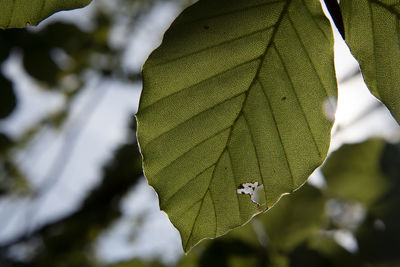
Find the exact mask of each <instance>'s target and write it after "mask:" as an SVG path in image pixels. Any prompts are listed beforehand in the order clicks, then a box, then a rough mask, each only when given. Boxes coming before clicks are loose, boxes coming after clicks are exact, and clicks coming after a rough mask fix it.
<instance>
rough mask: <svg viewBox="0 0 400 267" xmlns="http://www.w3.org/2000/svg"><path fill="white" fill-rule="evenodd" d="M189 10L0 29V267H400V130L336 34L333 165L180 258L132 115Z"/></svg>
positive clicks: (119, 9) (148, 1) (125, 3)
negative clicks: (169, 32)
mask: <svg viewBox="0 0 400 267" xmlns="http://www.w3.org/2000/svg"><path fill="white" fill-rule="evenodd" d="M192 2H194V1H192V0H114V1H107V0H95V1H93V2H92V3H91V4H90V5H89V6H88V7H85V8H83V9H78V10H73V11H67V12H60V13H57V14H55V15H53V16H51V17H50V18H49V19H47V20H45V21H44V22H42V23H41V24H40V25H39V26H38V27H28V28H26V29H11V30H0V266H1V267H8V266H40V267H42V266H54V267H58V266H60V267H61V266H66V267H67V266H68V267H70V266H71V267H74V266H89V267H91V266H93V267H95V266H110V267H111V266H112V267H130V266H132V267H136V266H282V267H283V266H290V267H292V266H400V253H399V252H400V144H399V142H400V128H399V126H398V124H397V123H396V122H395V121H394V120H393V118H392V117H391V116H390V113H389V112H388V111H387V110H386V108H385V107H384V106H383V105H382V104H381V103H380V102H379V101H377V100H376V99H375V98H374V97H373V96H371V94H370V93H369V92H368V89H367V88H366V87H365V84H364V82H363V80H362V77H361V74H360V72H359V68H358V65H357V62H356V61H355V60H354V58H352V56H351V55H350V52H349V50H348V48H347V46H346V45H345V44H344V42H343V40H342V39H341V37H340V35H339V34H338V33H337V32H336V31H335V40H336V41H335V52H336V55H335V64H336V72H337V77H338V81H339V97H338V99H337V102H338V109H337V112H336V122H335V126H334V129H333V131H332V144H331V152H330V156H329V158H328V160H327V161H326V163H325V164H324V166H322V167H321V168H319V169H318V170H316V171H315V172H314V174H313V176H312V178H311V179H310V181H309V183H307V184H305V185H304V186H303V187H302V188H301V189H299V190H298V191H296V192H295V193H294V194H292V195H290V196H285V197H283V199H282V200H281V201H280V202H279V203H278V204H277V205H276V206H275V207H274V208H273V209H272V210H271V211H269V212H268V213H266V214H262V215H259V216H257V217H256V218H254V219H253V220H252V221H251V222H250V223H249V224H247V225H246V226H244V227H241V228H239V229H237V230H234V231H232V232H231V233H229V234H228V235H226V236H223V237H221V238H218V239H214V240H207V241H204V242H202V243H201V244H200V245H198V246H197V247H195V248H194V249H192V251H191V252H190V253H189V254H188V255H184V253H183V250H182V247H181V243H180V237H179V233H178V232H177V230H176V229H175V228H174V227H173V226H172V225H171V223H170V222H169V220H168V217H167V216H166V214H165V213H163V212H161V211H160V210H159V206H158V199H157V195H156V193H155V192H154V190H153V189H152V188H151V187H150V186H148V184H147V182H146V180H145V179H144V177H143V176H142V171H141V159H140V155H139V152H138V147H137V143H136V132H135V130H136V124H135V118H134V114H135V113H136V110H137V105H138V101H139V96H140V91H141V86H142V84H141V73H140V70H141V66H142V65H143V63H144V61H145V60H146V58H147V56H148V55H149V54H150V52H151V51H152V50H153V49H155V48H156V47H157V46H158V45H159V44H160V42H161V38H162V35H163V32H164V31H165V30H166V29H167V28H168V26H169V24H170V23H171V22H172V21H173V20H174V18H175V17H176V16H177V15H178V14H179V13H180V12H181V11H182V10H183V8H184V7H186V6H187V5H189V4H191V3H192ZM326 113H327V115H328V116H332V117H333V115H334V111H332V110H326Z"/></svg>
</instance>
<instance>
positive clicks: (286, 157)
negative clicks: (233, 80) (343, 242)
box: [258, 80, 295, 189]
mask: <svg viewBox="0 0 400 267" xmlns="http://www.w3.org/2000/svg"><path fill="white" fill-rule="evenodd" d="M258 83H259V84H260V86H261V91H262V92H263V94H264V97H265V100H266V101H267V105H268V107H269V109H270V110H271V116H272V120H273V121H274V124H275V125H276V131H277V133H278V137H279V143H280V144H281V146H282V150H283V154H284V155H285V161H286V166H287V168H288V171H289V174H290V178H291V181H292V189H294V188H295V182H294V176H293V172H292V168H291V167H290V163H289V158H288V154H287V152H286V148H285V145H284V143H283V140H282V134H281V131H280V130H279V127H278V124H277V121H276V117H275V114H274V110H273V108H272V106H271V101H270V100H269V97H268V95H267V93H266V90H265V87H264V85H263V83H262V82H261V81H260V80H258ZM264 188H265V185H264Z"/></svg>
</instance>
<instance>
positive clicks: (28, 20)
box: [0, 0, 91, 29]
mask: <svg viewBox="0 0 400 267" xmlns="http://www.w3.org/2000/svg"><path fill="white" fill-rule="evenodd" d="M90 1H91V0H29V1H28V0H0V29H7V28H23V27H25V26H26V25H27V24H30V25H37V24H38V23H39V22H40V21H42V20H44V19H45V18H47V17H49V16H50V15H52V14H53V13H55V12H58V11H61V10H69V9H75V8H81V7H84V6H86V5H88V4H89V3H90Z"/></svg>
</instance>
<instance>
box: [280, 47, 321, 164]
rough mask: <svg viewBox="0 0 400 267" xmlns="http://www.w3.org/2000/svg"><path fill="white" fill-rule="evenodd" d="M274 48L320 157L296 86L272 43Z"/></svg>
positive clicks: (319, 153) (319, 152)
mask: <svg viewBox="0 0 400 267" xmlns="http://www.w3.org/2000/svg"><path fill="white" fill-rule="evenodd" d="M274 49H275V51H276V53H277V54H278V57H279V60H280V62H281V64H282V67H283V69H284V70H285V73H286V76H287V78H288V81H289V83H290V88H292V91H293V94H294V96H295V98H296V100H297V103H298V104H299V107H300V111H301V112H302V114H303V117H304V119H305V121H306V125H307V128H308V130H309V132H310V136H311V139H312V140H313V143H314V145H315V148H316V150H317V152H318V155H319V157H320V158H321V157H322V153H321V151H320V150H319V147H318V145H317V142H316V140H315V137H314V134H313V132H312V130H311V126H310V122H309V121H308V118H307V116H306V113H305V112H304V109H303V106H302V105H301V102H300V99H299V97H298V95H297V92H296V88H295V87H294V84H293V81H292V78H291V77H290V75H289V71H288V69H287V67H286V64H285V62H284V61H283V58H282V55H281V54H280V53H279V50H278V48H277V47H276V45H275V44H274Z"/></svg>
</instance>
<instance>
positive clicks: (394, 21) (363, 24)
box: [340, 0, 400, 122]
mask: <svg viewBox="0 0 400 267" xmlns="http://www.w3.org/2000/svg"><path fill="white" fill-rule="evenodd" d="M340 5H341V9H342V12H343V20H344V28H345V33H346V43H347V44H348V45H349V47H350V50H351V52H352V53H353V55H354V57H355V58H356V59H357V60H358V62H359V63H360V66H361V70H362V73H363V76H364V80H365V82H366V84H367V86H368V88H369V89H370V91H371V92H372V93H373V94H374V95H375V96H376V97H377V98H379V99H380V100H381V101H382V102H383V103H385V105H386V106H387V107H388V108H389V110H390V111H391V112H392V114H393V116H394V117H395V118H396V120H397V121H398V122H400V26H399V19H400V0H342V1H340Z"/></svg>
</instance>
